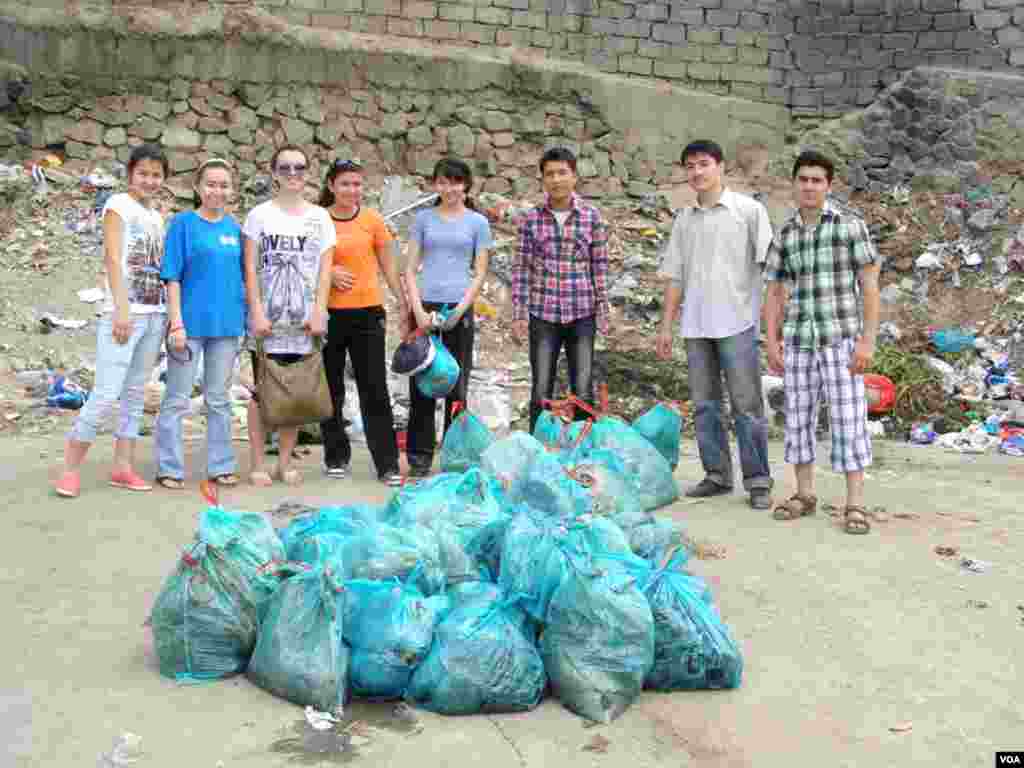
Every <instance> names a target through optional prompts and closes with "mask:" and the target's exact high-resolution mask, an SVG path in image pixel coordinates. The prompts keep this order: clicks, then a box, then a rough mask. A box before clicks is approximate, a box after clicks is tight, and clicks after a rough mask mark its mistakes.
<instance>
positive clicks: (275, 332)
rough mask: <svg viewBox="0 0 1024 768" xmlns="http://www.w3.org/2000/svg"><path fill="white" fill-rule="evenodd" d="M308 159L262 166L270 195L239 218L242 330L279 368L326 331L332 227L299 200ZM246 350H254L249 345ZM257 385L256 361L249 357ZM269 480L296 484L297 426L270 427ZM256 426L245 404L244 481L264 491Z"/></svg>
mask: <svg viewBox="0 0 1024 768" xmlns="http://www.w3.org/2000/svg"><path fill="white" fill-rule="evenodd" d="M308 168H309V159H308V157H307V155H306V153H305V152H304V151H303V150H302V149H301V148H299V147H296V146H292V145H288V146H284V147H281V148H280V149H278V150H277V151H276V152H275V153H274V156H273V158H271V161H270V169H271V172H272V173H273V175H274V182H275V186H276V193H275V195H274V198H273V199H272V200H268V201H267V202H265V203H262V204H261V205H257V206H256V207H255V208H253V209H252V211H250V212H249V215H248V216H247V217H246V219H245V226H244V227H243V228H242V233H243V234H244V235H245V245H244V254H245V285H246V295H247V298H248V307H249V330H250V334H251V336H252V337H253V338H254V339H262V340H263V344H264V349H265V350H266V352H267V356H268V357H269V358H270V359H271V360H273V361H275V362H277V363H281V364H283V365H288V364H290V363H295V362H297V361H298V360H300V359H301V358H302V357H303V356H304V355H307V354H309V353H310V352H311V351H312V349H313V342H312V339H311V338H310V337H311V336H323V335H324V334H325V333H326V332H327V294H328V292H329V290H330V287H331V265H332V263H333V256H334V242H335V234H334V225H333V224H332V223H331V217H330V216H329V215H328V213H327V211H325V210H324V209H323V208H320V207H319V206H316V205H313V204H312V203H310V202H308V201H307V200H305V199H304V198H303V191H304V190H305V187H306V171H307V169H308ZM250 349H254V348H253V345H252V341H251V340H250ZM252 367H253V375H254V377H255V378H256V380H257V381H259V376H260V371H259V360H258V358H257V355H256V353H255V351H253V354H252ZM278 436H279V438H280V447H279V451H278V465H277V469H276V471H275V472H274V476H276V478H277V479H279V480H281V481H283V482H284V483H287V484H288V485H296V484H298V483H299V482H301V481H302V477H301V475H300V474H299V472H298V470H296V469H293V468H292V467H291V461H292V455H293V452H294V450H295V444H296V442H297V441H298V436H299V429H298V427H281V428H279V429H278ZM264 437H265V435H264V429H263V422H262V419H261V418H260V411H259V407H258V404H257V402H256V400H255V395H254V399H253V400H252V401H250V403H249V450H250V452H251V454H250V455H251V464H250V467H249V479H250V481H251V482H252V483H253V485H270V484H271V483H272V482H273V478H272V477H271V475H270V474H269V473H268V472H267V471H266V469H265V468H264V457H265V450H264V449H265V446H264Z"/></svg>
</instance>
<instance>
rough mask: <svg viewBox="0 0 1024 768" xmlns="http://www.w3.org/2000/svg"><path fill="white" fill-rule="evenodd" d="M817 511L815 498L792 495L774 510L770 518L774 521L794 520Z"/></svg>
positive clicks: (816, 499) (797, 494) (816, 498)
mask: <svg viewBox="0 0 1024 768" xmlns="http://www.w3.org/2000/svg"><path fill="white" fill-rule="evenodd" d="M817 511H818V497H817V496H801V495H800V494H799V493H794V494H793V495H792V496H790V497H789V498H788V499H786V501H784V502H783V503H782V504H779V505H778V506H777V507H776V508H775V511H774V512H772V517H773V518H775V519H776V520H796V519H797V518H800V517H808V516H810V515H813V514H814V513H815V512H817Z"/></svg>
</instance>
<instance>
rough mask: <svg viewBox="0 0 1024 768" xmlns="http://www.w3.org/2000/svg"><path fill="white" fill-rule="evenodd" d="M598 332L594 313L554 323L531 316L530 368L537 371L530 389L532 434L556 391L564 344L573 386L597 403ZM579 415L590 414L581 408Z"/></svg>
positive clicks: (580, 417) (570, 380)
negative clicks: (595, 390) (544, 403)
mask: <svg viewBox="0 0 1024 768" xmlns="http://www.w3.org/2000/svg"><path fill="white" fill-rule="evenodd" d="M596 332H597V321H596V319H595V317H594V315H590V316H589V317H583V318H580V319H579V320H575V321H573V322H571V323H551V322H548V321H547V320H541V319H540V318H539V317H534V316H533V315H531V316H530V370H531V372H532V373H533V386H532V391H531V392H530V434H533V429H534V427H536V426H537V419H538V418H539V417H540V414H541V411H543V410H544V406H543V402H544V401H545V400H550V399H551V398H552V396H553V395H554V392H555V379H556V377H557V374H558V355H559V354H560V353H561V350H562V347H563V346H564V347H565V359H566V362H567V363H568V365H569V390H570V391H571V392H572V393H573V394H574V395H576V397H578V398H580V399H581V400H583V401H585V402H587V403H593V401H594V392H593V389H594V385H593V368H594V336H595V334H596ZM576 418H577V419H578V420H579V419H585V418H586V414H584V413H582V412H580V411H577V412H576Z"/></svg>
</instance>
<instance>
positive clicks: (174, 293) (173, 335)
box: [156, 159, 245, 489]
mask: <svg viewBox="0 0 1024 768" xmlns="http://www.w3.org/2000/svg"><path fill="white" fill-rule="evenodd" d="M233 191H234V177H233V174H232V172H231V166H230V165H228V163H227V161H225V160H220V159H213V160H207V161H206V162H205V163H203V164H202V165H200V166H199V170H198V171H197V172H196V179H195V206H196V207H195V210H193V211H186V212H184V213H181V214H178V215H177V216H175V217H174V219H173V220H172V221H171V225H170V227H169V228H168V230H167V240H166V242H165V244H164V262H163V268H162V270H161V273H160V275H161V277H162V278H163V279H164V281H165V283H166V285H167V315H168V318H167V319H168V327H167V389H166V390H165V391H164V399H163V402H162V403H161V405H160V415H159V417H157V422H156V461H157V477H156V482H157V483H158V484H160V485H161V486H163V487H164V488H169V489H180V488H183V487H184V482H183V480H184V477H185V457H184V451H183V446H182V437H181V422H182V419H183V418H184V416H185V414H186V413H187V412H188V409H189V401H190V398H191V396H192V384H193V381H194V380H195V368H196V366H197V365H198V364H199V361H200V360H202V363H203V396H204V398H205V400H206V409H207V420H206V423H207V432H206V474H207V476H208V477H209V478H210V479H211V480H213V481H214V482H216V483H218V484H220V485H236V484H237V483H238V475H237V474H236V470H237V465H236V463H235V451H234V448H233V447H232V444H231V398H230V395H229V387H230V381H231V374H232V372H233V371H234V367H235V360H236V358H237V356H238V339H239V337H240V336H241V335H242V334H243V333H244V331H245V288H244V285H243V275H242V230H241V227H239V226H238V222H237V221H236V220H235V219H234V217H233V216H231V215H230V214H228V213H226V212H225V211H224V207H225V206H226V205H227V203H228V201H229V199H230V198H231V195H232V192H233Z"/></svg>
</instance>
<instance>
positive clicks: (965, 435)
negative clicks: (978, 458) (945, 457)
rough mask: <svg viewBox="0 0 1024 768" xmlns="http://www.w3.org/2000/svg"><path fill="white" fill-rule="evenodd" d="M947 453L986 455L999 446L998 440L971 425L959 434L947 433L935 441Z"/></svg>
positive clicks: (976, 425)
mask: <svg viewBox="0 0 1024 768" xmlns="http://www.w3.org/2000/svg"><path fill="white" fill-rule="evenodd" d="M935 442H936V443H938V444H939V445H941V446H942V447H943V448H945V449H946V450H947V451H956V452H957V453H979V454H980V453H987V452H988V451H989V450H990V449H992V448H993V447H995V446H997V445H999V438H998V437H993V436H992V435H990V434H988V432H986V431H985V429H984V427H982V426H981V425H978V424H973V425H971V426H969V427H967V429H964V430H961V431H960V432H947V433H946V434H944V435H939V437H938V439H937V440H936V441H935Z"/></svg>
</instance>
